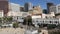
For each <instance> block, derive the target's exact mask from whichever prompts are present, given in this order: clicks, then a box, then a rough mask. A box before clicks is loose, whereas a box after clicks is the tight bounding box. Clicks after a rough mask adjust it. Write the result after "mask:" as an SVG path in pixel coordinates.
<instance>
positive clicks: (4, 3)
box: [0, 0, 8, 16]
mask: <svg viewBox="0 0 60 34" xmlns="http://www.w3.org/2000/svg"><path fill="white" fill-rule="evenodd" d="M0 10H3V12H4V16H6V15H7V13H8V0H0Z"/></svg>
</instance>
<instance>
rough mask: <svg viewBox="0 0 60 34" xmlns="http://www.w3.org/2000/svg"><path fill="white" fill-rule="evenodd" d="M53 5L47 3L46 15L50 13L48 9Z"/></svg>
mask: <svg viewBox="0 0 60 34" xmlns="http://www.w3.org/2000/svg"><path fill="white" fill-rule="evenodd" d="M53 5H54V4H53V3H47V13H49V12H50V7H51V6H53Z"/></svg>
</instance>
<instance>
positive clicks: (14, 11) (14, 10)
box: [7, 3, 21, 16]
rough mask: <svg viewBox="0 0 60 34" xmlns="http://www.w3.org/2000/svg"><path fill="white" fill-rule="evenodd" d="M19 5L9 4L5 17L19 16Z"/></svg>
mask: <svg viewBox="0 0 60 34" xmlns="http://www.w3.org/2000/svg"><path fill="white" fill-rule="evenodd" d="M20 15H21V14H20V5H19V4H15V3H9V12H8V13H7V16H20Z"/></svg>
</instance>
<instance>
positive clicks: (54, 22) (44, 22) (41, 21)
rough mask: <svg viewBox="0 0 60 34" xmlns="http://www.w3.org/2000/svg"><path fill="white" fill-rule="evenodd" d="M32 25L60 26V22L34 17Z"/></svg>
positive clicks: (55, 19)
mask: <svg viewBox="0 0 60 34" xmlns="http://www.w3.org/2000/svg"><path fill="white" fill-rule="evenodd" d="M32 23H33V24H35V25H37V24H60V20H59V19H58V18H40V17H39V16H38V17H34V16H32Z"/></svg>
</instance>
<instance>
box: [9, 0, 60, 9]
mask: <svg viewBox="0 0 60 34" xmlns="http://www.w3.org/2000/svg"><path fill="white" fill-rule="evenodd" d="M9 2H12V3H17V4H20V5H21V6H23V5H24V4H25V3H26V2H31V3H32V4H33V5H34V6H37V5H40V6H41V7H42V9H46V8H47V6H46V3H47V2H52V3H54V4H55V5H57V4H60V0H9Z"/></svg>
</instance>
